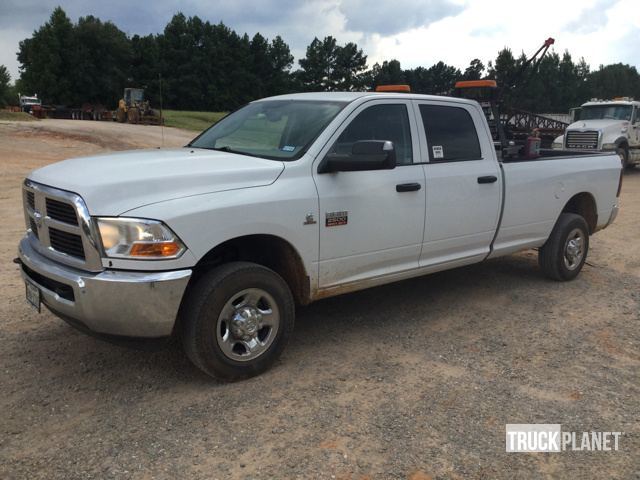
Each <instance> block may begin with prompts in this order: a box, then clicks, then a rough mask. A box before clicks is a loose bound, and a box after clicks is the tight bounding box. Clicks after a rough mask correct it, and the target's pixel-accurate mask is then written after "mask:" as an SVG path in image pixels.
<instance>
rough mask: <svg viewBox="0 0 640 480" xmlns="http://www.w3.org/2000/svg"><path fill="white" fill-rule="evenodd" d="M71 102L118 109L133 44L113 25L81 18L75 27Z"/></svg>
mask: <svg viewBox="0 0 640 480" xmlns="http://www.w3.org/2000/svg"><path fill="white" fill-rule="evenodd" d="M73 36H74V43H75V45H76V47H75V50H74V52H73V54H72V59H73V60H72V61H73V68H72V71H71V72H69V73H70V74H71V75H72V78H71V79H70V81H69V83H70V84H71V85H72V91H71V92H70V98H71V99H72V101H71V103H72V104H74V105H80V104H82V103H84V102H89V103H102V104H105V105H107V106H109V108H115V106H116V102H117V100H118V99H119V98H120V97H121V96H122V91H123V87H125V86H126V84H127V81H128V76H129V71H130V68H131V43H130V41H129V39H128V38H127V36H126V34H125V33H124V32H123V31H121V30H120V29H118V27H116V26H115V25H114V24H113V23H111V22H102V21H101V20H99V19H98V18H95V17H93V16H88V17H81V18H80V19H79V20H78V23H77V25H76V26H75V27H74V32H73Z"/></svg>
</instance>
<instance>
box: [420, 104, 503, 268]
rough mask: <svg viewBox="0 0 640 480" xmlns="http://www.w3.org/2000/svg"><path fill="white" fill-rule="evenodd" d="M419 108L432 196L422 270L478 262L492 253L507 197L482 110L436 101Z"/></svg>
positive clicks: (425, 235) (428, 201)
mask: <svg viewBox="0 0 640 480" xmlns="http://www.w3.org/2000/svg"><path fill="white" fill-rule="evenodd" d="M414 108H415V113H416V117H417V119H418V123H419V128H418V130H419V134H420V136H421V141H420V144H421V146H422V149H421V156H422V158H421V161H422V163H423V168H424V171H425V177H426V195H427V197H426V202H427V204H426V214H425V215H426V216H425V232H424V240H423V245H422V252H421V254H420V266H421V267H425V266H435V265H440V264H442V265H444V264H448V263H452V262H453V263H455V264H467V263H473V262H476V261H479V260H481V259H483V258H484V257H485V256H486V255H487V254H488V253H489V247H490V245H491V242H492V240H493V237H494V234H495V231H496V228H497V224H498V219H499V214H500V208H501V197H502V177H501V174H500V169H499V166H498V163H497V161H496V160H495V153H494V151H493V144H492V142H490V141H489V138H490V137H489V134H488V131H487V130H486V121H485V119H484V116H483V114H482V111H481V110H480V109H479V108H476V107H474V105H471V104H467V103H452V102H437V101H424V102H423V101H415V102H414ZM478 132H480V134H481V135H482V136H481V137H479V136H478ZM481 139H482V140H481Z"/></svg>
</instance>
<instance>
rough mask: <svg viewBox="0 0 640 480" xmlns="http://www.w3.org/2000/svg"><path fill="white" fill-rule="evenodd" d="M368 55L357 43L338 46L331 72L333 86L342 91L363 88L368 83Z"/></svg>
mask: <svg viewBox="0 0 640 480" xmlns="http://www.w3.org/2000/svg"><path fill="white" fill-rule="evenodd" d="M366 70H367V56H366V55H365V54H364V53H363V52H362V49H359V48H358V46H357V45H356V44H355V43H351V42H349V43H347V44H345V45H344V46H342V47H338V49H337V52H336V56H335V64H334V66H333V70H332V72H331V76H330V78H331V80H332V83H333V88H335V89H336V90H340V91H347V92H348V91H351V90H363V89H364V87H365V83H366V74H365V72H366Z"/></svg>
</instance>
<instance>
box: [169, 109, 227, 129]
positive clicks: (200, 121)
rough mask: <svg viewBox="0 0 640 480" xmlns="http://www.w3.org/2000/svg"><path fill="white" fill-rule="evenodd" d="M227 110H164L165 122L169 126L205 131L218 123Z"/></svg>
mask: <svg viewBox="0 0 640 480" xmlns="http://www.w3.org/2000/svg"><path fill="white" fill-rule="evenodd" d="M226 114H227V112H188V111H183V110H164V111H163V112H162V115H163V116H164V124H165V125H166V126H167V127H176V128H184V129H186V130H194V131H197V132H201V131H203V130H204V129H205V128H208V127H210V126H211V125H212V124H214V123H216V122H217V121H218V120H220V119H221V118H222V117H224V116H225V115H226Z"/></svg>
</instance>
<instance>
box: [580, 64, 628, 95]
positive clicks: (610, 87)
mask: <svg viewBox="0 0 640 480" xmlns="http://www.w3.org/2000/svg"><path fill="white" fill-rule="evenodd" d="M587 82H588V85H589V91H590V93H591V96H592V97H597V98H604V99H610V98H614V97H622V96H624V97H635V98H638V97H640V75H639V74H638V70H637V69H636V67H632V66H631V65H625V64H622V63H615V64H612V65H606V66H603V65H600V68H598V70H596V71H594V72H591V74H590V75H589V77H588V80H587Z"/></svg>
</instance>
